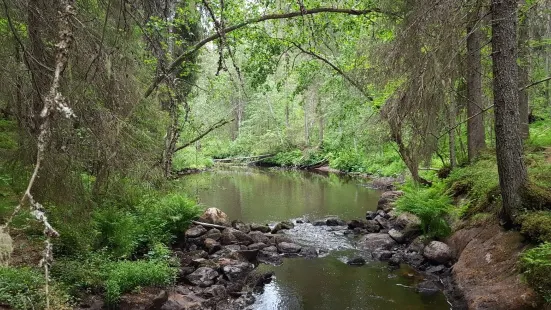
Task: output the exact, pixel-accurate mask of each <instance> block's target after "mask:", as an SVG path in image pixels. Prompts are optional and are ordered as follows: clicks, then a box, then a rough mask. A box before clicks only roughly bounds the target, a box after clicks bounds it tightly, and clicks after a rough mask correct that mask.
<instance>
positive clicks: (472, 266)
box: [448, 223, 542, 310]
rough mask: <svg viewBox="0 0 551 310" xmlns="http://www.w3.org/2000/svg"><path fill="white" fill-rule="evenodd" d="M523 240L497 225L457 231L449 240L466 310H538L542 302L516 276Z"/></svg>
mask: <svg viewBox="0 0 551 310" xmlns="http://www.w3.org/2000/svg"><path fill="white" fill-rule="evenodd" d="M523 241H524V240H523V237H522V236H521V235H520V234H519V233H518V232H515V231H505V230H503V229H502V228H501V227H500V226H499V225H498V224H497V223H486V224H484V225H482V226H478V227H470V228H464V229H460V230H459V231H457V232H456V233H454V235H453V236H452V237H451V238H450V239H449V240H448V244H449V245H450V247H452V249H453V250H454V252H455V254H456V257H457V258H458V260H457V263H456V264H455V265H454V267H453V275H454V278H455V280H456V283H457V285H458V287H459V289H461V290H462V291H463V293H464V295H465V299H466V302H467V304H468V307H469V309H476V310H478V309H488V310H489V309H492V310H520V309H541V307H542V305H541V300H540V299H539V298H538V296H537V295H536V293H535V292H534V291H533V290H532V289H531V288H530V287H529V286H528V285H527V284H526V283H525V282H523V281H522V279H521V276H520V274H519V270H518V266H517V261H518V256H519V254H520V253H521V252H522V251H523V250H524V249H525V248H526V244H525V243H524V242H523Z"/></svg>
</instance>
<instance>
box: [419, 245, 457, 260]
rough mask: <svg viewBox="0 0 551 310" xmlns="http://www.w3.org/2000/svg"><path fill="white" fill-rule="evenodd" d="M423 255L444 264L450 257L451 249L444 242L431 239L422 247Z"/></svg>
mask: <svg viewBox="0 0 551 310" xmlns="http://www.w3.org/2000/svg"><path fill="white" fill-rule="evenodd" d="M423 256H425V258H426V259H428V260H429V261H432V262H434V263H438V264H445V263H447V262H449V261H450V260H451V259H452V251H451V249H450V247H449V246H448V245H447V244H445V243H444V242H440V241H431V242H430V243H429V244H428V245H427V246H426V247H425V248H424V249H423Z"/></svg>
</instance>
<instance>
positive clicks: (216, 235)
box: [204, 228, 222, 241]
mask: <svg viewBox="0 0 551 310" xmlns="http://www.w3.org/2000/svg"><path fill="white" fill-rule="evenodd" d="M221 236H222V233H221V232H220V230H218V229H216V228H213V229H210V230H209V231H207V232H206V233H205V235H204V237H205V238H210V239H213V240H216V241H218V240H220V237H221Z"/></svg>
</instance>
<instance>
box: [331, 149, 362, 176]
mask: <svg viewBox="0 0 551 310" xmlns="http://www.w3.org/2000/svg"><path fill="white" fill-rule="evenodd" d="M328 157H329V164H330V166H331V167H332V168H335V169H338V170H341V171H347V172H366V171H365V170H366V169H365V168H364V159H365V155H364V154H362V153H360V152H358V151H356V150H353V149H343V150H339V151H337V152H334V153H329V154H328Z"/></svg>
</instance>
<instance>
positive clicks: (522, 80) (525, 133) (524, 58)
mask: <svg viewBox="0 0 551 310" xmlns="http://www.w3.org/2000/svg"><path fill="white" fill-rule="evenodd" d="M520 3H521V4H526V1H525V0H521V1H520ZM520 20H521V22H520V25H519V38H518V58H519V59H518V87H519V89H520V91H519V104H518V106H519V114H520V134H521V136H522V138H523V139H527V138H528V137H529V135H530V130H529V127H528V115H529V114H530V107H529V106H528V90H527V89H525V88H524V87H525V86H526V85H528V83H529V82H530V77H529V72H528V68H529V67H530V66H529V64H530V52H529V50H528V49H529V47H528V44H529V43H528V41H529V40H530V29H529V27H530V26H529V24H528V16H526V14H522V16H521V19H520Z"/></svg>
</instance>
